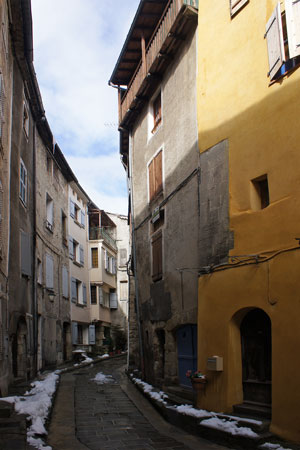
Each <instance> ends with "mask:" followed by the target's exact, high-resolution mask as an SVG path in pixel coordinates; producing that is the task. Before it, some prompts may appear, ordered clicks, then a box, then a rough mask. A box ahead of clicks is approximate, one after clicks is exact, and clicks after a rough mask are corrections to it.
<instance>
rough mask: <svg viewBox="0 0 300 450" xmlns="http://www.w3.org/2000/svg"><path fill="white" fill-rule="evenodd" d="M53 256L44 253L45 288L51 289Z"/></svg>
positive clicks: (52, 285)
mask: <svg viewBox="0 0 300 450" xmlns="http://www.w3.org/2000/svg"><path fill="white" fill-rule="evenodd" d="M53 281H54V280H53V257H52V256H51V255H49V254H48V253H46V288H47V289H50V290H53V288H54V283H53Z"/></svg>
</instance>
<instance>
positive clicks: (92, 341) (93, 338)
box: [89, 324, 96, 345]
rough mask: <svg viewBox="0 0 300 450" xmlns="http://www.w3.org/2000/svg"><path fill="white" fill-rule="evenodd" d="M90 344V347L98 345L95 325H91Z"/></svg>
mask: <svg viewBox="0 0 300 450" xmlns="http://www.w3.org/2000/svg"><path fill="white" fill-rule="evenodd" d="M89 344H90V345H93V344H96V330H95V325H94V324H91V325H90V326H89Z"/></svg>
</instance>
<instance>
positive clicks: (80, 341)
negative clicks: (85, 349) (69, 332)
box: [77, 324, 83, 344]
mask: <svg viewBox="0 0 300 450" xmlns="http://www.w3.org/2000/svg"><path fill="white" fill-rule="evenodd" d="M77 344H83V330H82V325H80V324H78V325H77Z"/></svg>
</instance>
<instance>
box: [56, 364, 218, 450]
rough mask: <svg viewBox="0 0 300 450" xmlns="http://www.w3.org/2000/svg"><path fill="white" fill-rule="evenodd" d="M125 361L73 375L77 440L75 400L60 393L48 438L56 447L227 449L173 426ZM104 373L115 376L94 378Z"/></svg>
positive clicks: (96, 449) (70, 376)
mask: <svg viewBox="0 0 300 450" xmlns="http://www.w3.org/2000/svg"><path fill="white" fill-rule="evenodd" d="M124 362H125V359H124V358H117V359H112V360H109V361H103V362H101V363H100V364H96V365H94V366H90V367H88V368H82V369H79V370H78V371H75V372H74V373H73V374H72V375H71V374H67V377H68V380H69V381H67V384H65V386H67V385H68V386H69V387H70V383H71V384H72V385H73V388H72V389H71V391H72V392H73V395H74V406H75V408H74V410H75V413H74V427H73V434H75V435H76V438H77V439H74V436H72V429H71V428H72V424H71V422H70V421H69V419H70V417H69V415H70V414H72V411H71V409H72V408H71V406H70V405H69V406H68V405H67V403H68V402H70V400H71V398H70V397H69V398H64V397H61V394H62V392H60V391H59V393H58V397H57V401H56V404H55V408H54V412H53V417H52V422H51V426H50V433H49V440H48V442H49V444H50V445H51V446H52V447H53V448H54V449H57V450H63V449H72V450H74V449H77V448H78V449H84V448H89V449H91V450H98V449H99V450H100V449H110V450H115V449H138V450H146V449H166V450H167V449H170V450H171V449H174V450H175V449H176V450H188V449H191V448H192V449H199V450H213V449H216V450H217V449H220V450H221V449H225V447H220V446H217V445H215V444H212V443H210V442H207V441H204V440H202V439H199V438H196V437H194V436H190V435H188V434H187V433H185V432H183V431H182V430H179V429H177V428H175V427H173V426H171V425H170V424H167V423H166V422H165V421H164V420H163V419H162V418H161V417H160V416H159V415H158V413H157V412H156V411H155V410H154V409H153V407H152V406H151V405H150V404H149V403H148V401H147V400H146V399H144V397H143V396H142V395H141V394H140V393H139V392H138V391H137V390H136V388H135V387H134V386H132V385H131V382H130V381H129V380H128V379H127V377H126V376H125V375H124ZM99 372H103V373H104V374H106V375H112V376H113V379H112V382H111V383H108V384H97V383H96V382H95V381H92V378H94V377H95V375H96V374H97V373H99ZM64 376H65V375H63V377H64ZM71 378H72V380H71ZM62 383H64V382H63V381H62ZM63 386H64V384H62V387H63ZM63 390H64V388H63V389H62V391H63ZM71 391H69V393H70V392H71ZM62 403H63V404H62ZM59 405H61V407H62V408H60V407H59ZM65 408H67V409H68V408H69V415H68V413H67V411H66V409H65ZM141 411H142V412H141ZM70 427H71V428H70ZM78 441H79V442H78Z"/></svg>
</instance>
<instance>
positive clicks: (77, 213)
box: [74, 203, 81, 223]
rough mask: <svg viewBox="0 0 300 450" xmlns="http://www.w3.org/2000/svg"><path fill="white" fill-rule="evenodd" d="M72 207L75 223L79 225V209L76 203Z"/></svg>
mask: <svg viewBox="0 0 300 450" xmlns="http://www.w3.org/2000/svg"><path fill="white" fill-rule="evenodd" d="M74 207H75V217H74V218H75V220H76V221H77V222H79V223H80V221H81V215H80V212H81V211H80V208H79V206H78V205H76V203H75V204H74Z"/></svg>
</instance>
